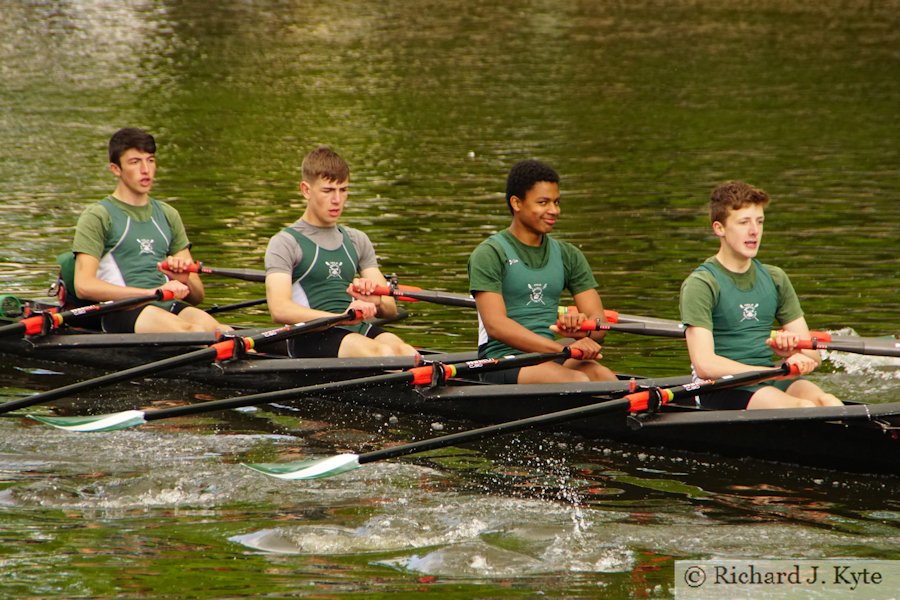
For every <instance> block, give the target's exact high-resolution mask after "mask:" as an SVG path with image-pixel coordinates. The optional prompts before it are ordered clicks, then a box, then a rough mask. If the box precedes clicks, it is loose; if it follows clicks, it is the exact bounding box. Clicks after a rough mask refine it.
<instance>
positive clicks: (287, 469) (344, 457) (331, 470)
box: [242, 454, 359, 479]
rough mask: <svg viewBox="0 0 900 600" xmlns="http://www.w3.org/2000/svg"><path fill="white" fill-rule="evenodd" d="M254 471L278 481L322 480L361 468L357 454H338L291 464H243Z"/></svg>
mask: <svg viewBox="0 0 900 600" xmlns="http://www.w3.org/2000/svg"><path fill="white" fill-rule="evenodd" d="M242 464H243V465H244V466H245V467H247V468H249V469H253V470H254V471H258V472H260V473H263V474H264V475H269V476H270V477H277V478H278V479H320V478H323V477H334V476H335V475H340V474H341V473H346V472H347V471H353V470H354V469H358V468H359V456H358V455H356V454H337V455H335V456H331V457H329V458H324V459H319V460H301V461H297V462H290V463H259V464H250V463H242Z"/></svg>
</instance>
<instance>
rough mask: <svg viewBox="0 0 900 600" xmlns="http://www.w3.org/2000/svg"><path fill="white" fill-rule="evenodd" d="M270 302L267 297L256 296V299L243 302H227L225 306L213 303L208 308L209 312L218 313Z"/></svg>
mask: <svg viewBox="0 0 900 600" xmlns="http://www.w3.org/2000/svg"><path fill="white" fill-rule="evenodd" d="M266 302H268V299H266V298H256V299H254V300H244V301H243V302H235V303H234V304H226V305H225V306H219V305H217V304H216V305H213V306H211V307H209V308H207V309H206V312H207V313H208V314H211V315H214V314H216V313H221V312H227V311H229V310H240V309H242V308H249V307H251V306H259V305H260V304H265V303H266Z"/></svg>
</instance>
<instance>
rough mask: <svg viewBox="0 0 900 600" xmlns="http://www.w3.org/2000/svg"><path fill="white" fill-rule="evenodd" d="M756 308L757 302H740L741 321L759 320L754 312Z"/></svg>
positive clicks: (757, 306)
mask: <svg viewBox="0 0 900 600" xmlns="http://www.w3.org/2000/svg"><path fill="white" fill-rule="evenodd" d="M758 308H759V304H741V312H742V314H741V321H759V317H758V316H757V314H756V309H758Z"/></svg>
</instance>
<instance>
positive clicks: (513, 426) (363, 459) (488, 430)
mask: <svg viewBox="0 0 900 600" xmlns="http://www.w3.org/2000/svg"><path fill="white" fill-rule="evenodd" d="M796 374H798V371H797V369H796V367H790V366H787V365H782V367H781V368H780V369H764V370H759V371H750V372H747V373H741V374H739V375H734V376H729V377H724V378H722V379H718V380H714V381H707V382H702V383H695V384H687V385H680V386H675V387H671V388H662V389H661V390H658V391H659V392H660V395H661V398H660V399H661V402H663V403H665V402H669V401H671V400H674V399H677V398H682V397H685V396H694V395H698V394H704V393H709V392H712V391H715V390H720V389H726V388H732V387H738V386H741V385H748V384H751V383H756V382H759V381H763V380H765V379H772V378H774V377H779V376H786V375H796ZM652 393H653V390H643V391H640V392H635V393H632V394H628V395H627V396H625V397H623V398H619V399H617V400H606V401H604V402H598V403H596V404H590V405H588V406H579V407H576V408H570V409H566V410H561V411H556V412H552V413H548V414H543V415H537V416H534V417H527V418H524V419H518V420H516V421H508V422H506V423H498V424H496V425H488V426H487V427H481V428H479V429H472V430H469V431H461V432H459V433H452V434H450V435H445V436H441V437H437V438H432V439H428V440H421V441H419V442H412V443H409V444H403V445H402V446H394V447H392V448H384V449H382V450H375V451H373V452H366V453H364V454H360V455H359V457H358V458H357V461H358V462H359V464H365V463H370V462H374V461H378V460H385V459H389V458H396V457H398V456H406V455H408V454H416V453H418V452H425V451H427V450H434V449H436V448H445V447H447V446H452V445H454V444H459V443H463V442H474V441H477V440H481V439H484V438H486V437H490V436H492V435H495V434H500V433H511V432H514V431H522V430H525V429H530V428H532V427H535V426H546V425H553V424H556V423H563V422H566V421H572V420H575V419H583V418H587V417H594V416H597V415H600V414H605V413H610V412H638V411H642V410H647V405H648V402H649V401H650V398H651V394H652Z"/></svg>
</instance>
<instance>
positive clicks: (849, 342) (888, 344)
mask: <svg viewBox="0 0 900 600" xmlns="http://www.w3.org/2000/svg"><path fill="white" fill-rule="evenodd" d="M797 348H799V349H801V350H834V351H838V352H851V353H853V354H866V355H870V356H900V340H853V339H850V338H847V339H843V338H842V339H840V340H833V341H821V340H819V339H816V338H813V339H809V340H800V341H799V342H798V343H797Z"/></svg>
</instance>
